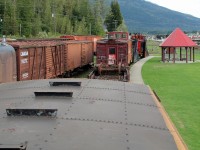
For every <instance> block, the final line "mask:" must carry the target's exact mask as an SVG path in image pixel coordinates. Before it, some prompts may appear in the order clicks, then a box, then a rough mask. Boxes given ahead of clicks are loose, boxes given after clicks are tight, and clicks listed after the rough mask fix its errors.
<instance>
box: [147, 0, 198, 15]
mask: <svg viewBox="0 0 200 150" xmlns="http://www.w3.org/2000/svg"><path fill="white" fill-rule="evenodd" d="M146 1H149V2H152V3H155V4H157V5H160V6H163V7H166V8H169V9H172V10H175V11H179V12H182V13H186V14H190V15H192V16H195V17H198V18H200V0H146Z"/></svg>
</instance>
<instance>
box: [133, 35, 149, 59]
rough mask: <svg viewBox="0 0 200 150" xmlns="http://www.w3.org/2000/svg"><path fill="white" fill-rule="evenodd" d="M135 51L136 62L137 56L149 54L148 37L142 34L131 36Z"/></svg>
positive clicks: (143, 56)
mask: <svg viewBox="0 0 200 150" xmlns="http://www.w3.org/2000/svg"><path fill="white" fill-rule="evenodd" d="M131 40H132V45H133V51H134V54H135V56H134V62H136V61H137V57H138V56H139V57H140V58H145V57H146V56H147V55H148V51H147V48H146V37H145V36H144V35H142V34H134V35H132V36H131Z"/></svg>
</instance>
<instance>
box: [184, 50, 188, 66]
mask: <svg viewBox="0 0 200 150" xmlns="http://www.w3.org/2000/svg"><path fill="white" fill-rule="evenodd" d="M185 50H186V63H188V51H187V50H188V47H185Z"/></svg>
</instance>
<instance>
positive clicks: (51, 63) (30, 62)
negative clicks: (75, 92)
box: [0, 38, 93, 83]
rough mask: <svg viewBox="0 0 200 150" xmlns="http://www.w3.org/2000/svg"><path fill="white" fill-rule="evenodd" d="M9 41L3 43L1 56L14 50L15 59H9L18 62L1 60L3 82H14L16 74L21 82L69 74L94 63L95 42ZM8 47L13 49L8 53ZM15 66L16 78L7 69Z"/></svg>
mask: <svg viewBox="0 0 200 150" xmlns="http://www.w3.org/2000/svg"><path fill="white" fill-rule="evenodd" d="M4 41H5V39H4ZM8 43H9V44H10V45H11V46H8V45H7V46H2V45H1V46H0V49H3V50H1V52H0V58H2V57H4V58H7V55H8V53H10V52H11V54H13V55H11V56H12V58H10V59H7V61H8V60H12V62H13V63H15V64H13V66H11V63H5V59H1V60H3V61H1V60H0V61H1V62H0V72H1V75H0V83H1V82H9V81H13V79H11V78H12V77H13V76H15V77H17V80H18V81H24V80H33V79H50V78H56V77H64V76H68V77H69V76H70V75H71V73H72V72H73V71H74V70H75V69H77V68H81V67H83V66H85V65H88V64H92V63H93V42H91V41H71V40H70V41H69V40H67V39H60V38H58V39H42V40H41V39H37V40H17V41H9V42H8ZM8 48H10V51H7V52H6V54H5V53H4V52H5V51H6V50H7V49H8ZM13 48H14V49H13ZM15 55H16V56H15ZM5 56H6V57H5ZM5 64H6V66H5ZM14 66H15V67H14ZM8 68H9V69H8ZM11 68H13V69H16V70H17V71H15V75H12V77H10V71H9V72H6V71H8V70H11ZM5 70H6V71H5ZM6 77H7V78H10V79H7V78H6ZM15 80H16V79H15Z"/></svg>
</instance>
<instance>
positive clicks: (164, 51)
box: [162, 47, 165, 63]
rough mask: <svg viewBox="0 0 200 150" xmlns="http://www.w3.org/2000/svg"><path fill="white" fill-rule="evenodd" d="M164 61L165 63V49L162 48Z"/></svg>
mask: <svg viewBox="0 0 200 150" xmlns="http://www.w3.org/2000/svg"><path fill="white" fill-rule="evenodd" d="M162 61H163V62H164V63H165V48H164V47H162Z"/></svg>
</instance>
